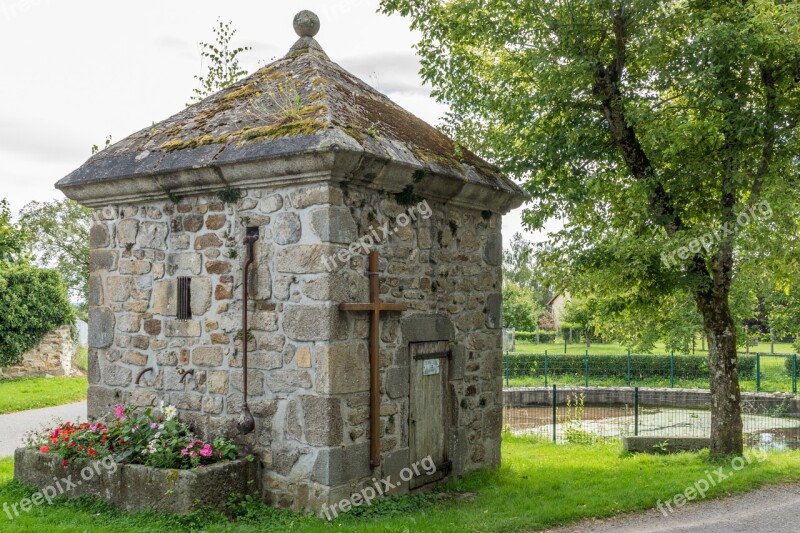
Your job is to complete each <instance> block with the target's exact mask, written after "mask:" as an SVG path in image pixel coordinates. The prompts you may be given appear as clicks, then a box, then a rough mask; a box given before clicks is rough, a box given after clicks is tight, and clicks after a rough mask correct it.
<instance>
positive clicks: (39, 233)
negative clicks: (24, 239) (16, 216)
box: [20, 198, 92, 302]
mask: <svg viewBox="0 0 800 533" xmlns="http://www.w3.org/2000/svg"><path fill="white" fill-rule="evenodd" d="M20 224H21V225H23V226H24V227H25V228H27V230H28V233H29V236H28V243H27V248H28V251H29V253H30V255H31V257H32V258H33V259H34V260H35V261H36V262H37V263H39V264H40V265H42V266H52V267H55V268H56V270H58V271H59V272H60V273H61V276H62V277H63V279H64V282H65V283H66V285H67V287H68V289H69V291H70V293H71V294H72V296H73V297H75V298H76V299H78V300H80V301H82V302H86V301H87V291H88V283H89V228H90V226H91V224H92V210H91V209H89V208H86V207H82V206H81V205H80V204H78V203H77V202H75V201H73V200H69V199H67V198H65V199H63V200H54V201H52V202H31V203H29V204H28V205H26V206H25V207H24V208H23V209H22V212H21V213H20Z"/></svg>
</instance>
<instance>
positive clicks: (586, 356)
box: [584, 350, 589, 388]
mask: <svg viewBox="0 0 800 533" xmlns="http://www.w3.org/2000/svg"><path fill="white" fill-rule="evenodd" d="M585 353H586V355H585V356H584V361H585V366H586V387H587V388H588V387H589V350H586V352H585Z"/></svg>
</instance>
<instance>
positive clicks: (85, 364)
mask: <svg viewBox="0 0 800 533" xmlns="http://www.w3.org/2000/svg"><path fill="white" fill-rule="evenodd" d="M72 363H73V364H74V365H75V366H77V367H78V368H80V369H81V370H83V371H84V372H88V371H89V348H87V347H86V346H81V347H80V348H78V353H76V354H75V357H74V358H73V359H72Z"/></svg>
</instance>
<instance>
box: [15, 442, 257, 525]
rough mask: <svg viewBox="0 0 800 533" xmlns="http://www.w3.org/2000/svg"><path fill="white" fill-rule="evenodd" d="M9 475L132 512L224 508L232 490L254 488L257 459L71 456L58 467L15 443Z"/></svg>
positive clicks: (53, 459)
mask: <svg viewBox="0 0 800 533" xmlns="http://www.w3.org/2000/svg"><path fill="white" fill-rule="evenodd" d="M14 479H16V480H17V481H19V482H21V483H23V484H25V485H30V486H33V487H37V488H38V489H39V490H40V491H41V492H42V494H44V495H45V496H47V495H50V496H51V497H54V496H61V497H66V498H69V499H72V498H78V497H80V496H94V497H97V498H102V499H104V500H106V501H108V502H109V503H111V505H113V506H114V507H116V508H118V509H124V510H126V511H131V512H138V511H157V512H166V513H185V512H189V511H193V510H196V509H199V508H212V509H216V510H220V511H223V510H225V507H226V504H227V502H228V499H229V497H230V496H231V495H232V494H236V495H242V496H244V495H248V494H255V493H257V492H258V490H257V483H258V481H257V480H258V463H257V462H256V461H247V460H238V461H229V462H225V463H218V464H214V465H209V466H206V467H204V468H197V469H193V470H176V469H162V468H151V467H147V466H141V465H117V464H114V463H110V462H105V461H81V462H79V461H76V462H74V463H72V464H69V465H67V466H63V465H62V463H61V459H59V457H58V456H57V455H55V454H43V453H39V452H38V451H36V450H31V449H27V448H19V449H18V450H17V451H16V452H15V453H14Z"/></svg>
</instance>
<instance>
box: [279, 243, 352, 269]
mask: <svg viewBox="0 0 800 533" xmlns="http://www.w3.org/2000/svg"><path fill="white" fill-rule="evenodd" d="M341 249H342V248H341V247H338V246H332V245H330V244H296V245H293V246H287V247H286V248H282V249H280V250H278V254H277V262H276V264H277V269H278V272H286V273H290V274H319V273H322V272H328V270H330V269H332V268H333V267H334V266H335V265H336V264H337V263H336V261H337V260H336V259H335V256H336V254H337V253H338V252H339V250H341Z"/></svg>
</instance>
